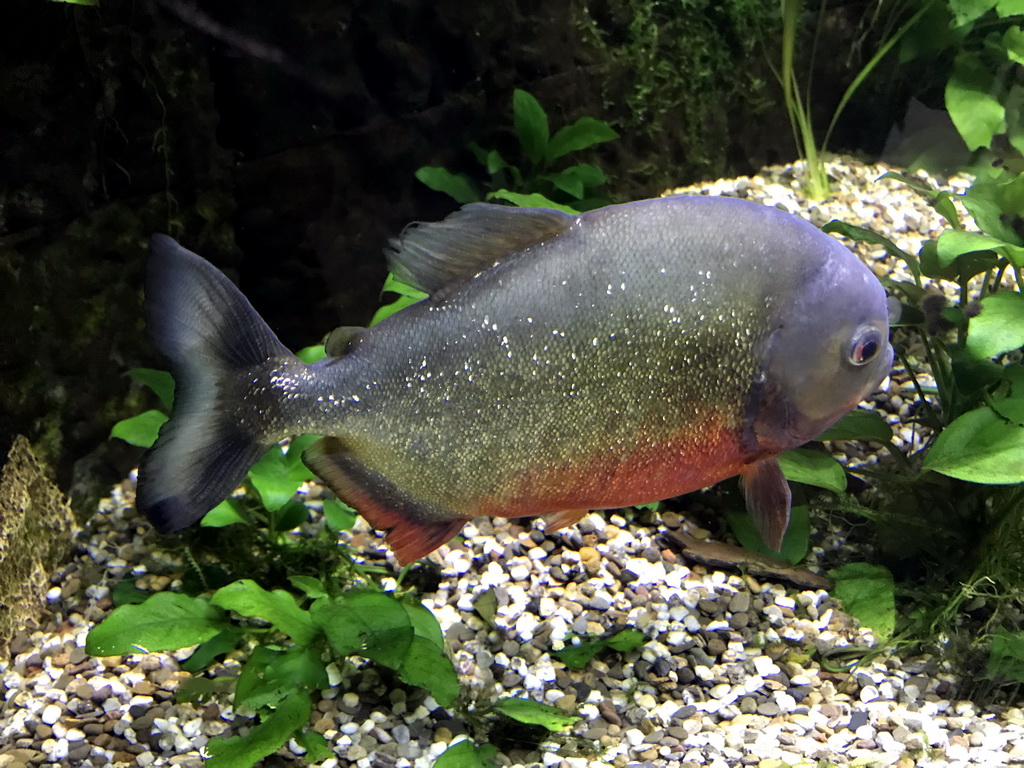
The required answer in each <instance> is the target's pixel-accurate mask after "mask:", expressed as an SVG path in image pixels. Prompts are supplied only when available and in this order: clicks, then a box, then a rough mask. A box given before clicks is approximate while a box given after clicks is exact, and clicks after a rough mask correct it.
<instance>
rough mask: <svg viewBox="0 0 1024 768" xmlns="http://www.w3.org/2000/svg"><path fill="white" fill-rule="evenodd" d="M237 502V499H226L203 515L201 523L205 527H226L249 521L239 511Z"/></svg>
mask: <svg viewBox="0 0 1024 768" xmlns="http://www.w3.org/2000/svg"><path fill="white" fill-rule="evenodd" d="M237 504H238V502H237V501H236V500H235V499H224V501H222V502H221V503H220V504H218V505H217V506H216V507H214V508H213V509H211V510H210V511H209V512H207V513H206V514H205V515H203V519H202V520H200V521H199V525H201V526H202V527H204V528H225V527H227V526H229V525H234V524H235V523H244V522H247V521H246V519H245V518H244V517H242V515H241V514H240V513H239V512H238V507H237Z"/></svg>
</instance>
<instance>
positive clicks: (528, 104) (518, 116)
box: [512, 88, 549, 164]
mask: <svg viewBox="0 0 1024 768" xmlns="http://www.w3.org/2000/svg"><path fill="white" fill-rule="evenodd" d="M512 122H513V124H514V125H515V129H516V135H517V136H518V137H519V143H520V145H521V146H522V147H523V154H524V155H526V157H527V158H528V159H529V160H530V162H532V163H534V164H537V163H540V162H541V161H542V160H544V156H545V152H546V150H547V146H548V135H549V133H548V116H547V114H546V113H545V112H544V108H543V107H542V106H541V105H540V102H539V101H537V99H535V98H534V97H533V96H531V95H530V94H529V93H527V92H526V91H523V90H520V89H519V88H516V90H515V92H513V94H512Z"/></svg>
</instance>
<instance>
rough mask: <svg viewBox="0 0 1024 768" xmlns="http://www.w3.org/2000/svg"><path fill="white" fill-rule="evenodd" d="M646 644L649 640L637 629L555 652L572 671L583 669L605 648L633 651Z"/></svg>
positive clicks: (568, 646) (587, 641)
mask: <svg viewBox="0 0 1024 768" xmlns="http://www.w3.org/2000/svg"><path fill="white" fill-rule="evenodd" d="M645 642H647V639H646V638H645V637H644V633H643V632H640V631H639V630H636V629H624V630H622V631H620V632H616V633H615V634H614V635H611V636H610V637H598V638H595V639H593V640H583V641H582V642H580V643H577V644H575V645H567V646H565V648H563V649H562V650H560V651H555V652H554V655H555V656H556V657H558V659H559V660H561V662H562V663H563V664H565V666H567V667H569V668H570V669H583V668H584V667H585V666H587V664H589V663H590V661H591V659H593V658H594V657H595V656H596V655H597V654H598V653H600V652H601V651H603V650H604V649H605V648H611V649H612V650H615V651H632V650H634V649H636V648H639V647H640V646H642V645H643V644H644V643H645Z"/></svg>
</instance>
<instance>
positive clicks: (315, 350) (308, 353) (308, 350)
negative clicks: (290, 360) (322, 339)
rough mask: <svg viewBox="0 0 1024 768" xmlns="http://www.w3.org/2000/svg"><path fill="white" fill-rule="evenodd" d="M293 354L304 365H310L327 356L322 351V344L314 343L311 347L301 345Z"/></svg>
mask: <svg viewBox="0 0 1024 768" xmlns="http://www.w3.org/2000/svg"><path fill="white" fill-rule="evenodd" d="M295 356H296V357H297V358H299V360H301V361H302V362H304V363H305V364H306V365H312V364H313V363H316V362H319V361H320V360H323V359H324V358H325V357H327V353H326V352H325V351H324V345H323V344H314V345H313V346H312V347H303V348H302V349H300V350H299V351H298V352H296V353H295Z"/></svg>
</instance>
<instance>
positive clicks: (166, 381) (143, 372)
mask: <svg viewBox="0 0 1024 768" xmlns="http://www.w3.org/2000/svg"><path fill="white" fill-rule="evenodd" d="M128 375H129V376H131V377H132V378H133V379H135V380H136V381H137V382H139V383H140V384H142V385H144V386H146V387H149V388H150V389H151V390H153V391H154V392H155V393H156V396H157V397H159V398H160V402H161V403H163V404H164V408H166V409H167V410H171V406H173V405H174V378H173V377H172V376H171V374H169V373H168V372H167V371H158V370H156V369H155V368H132V369H131V370H130V371H128Z"/></svg>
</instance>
